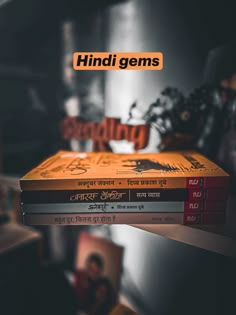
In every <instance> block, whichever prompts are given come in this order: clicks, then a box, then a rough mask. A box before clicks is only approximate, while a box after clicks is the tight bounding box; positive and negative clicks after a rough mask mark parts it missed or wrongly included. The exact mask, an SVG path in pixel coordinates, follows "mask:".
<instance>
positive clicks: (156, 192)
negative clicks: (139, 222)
mask: <svg viewBox="0 0 236 315" xmlns="http://www.w3.org/2000/svg"><path fill="white" fill-rule="evenodd" d="M227 195H228V192H227V190H226V189H223V188H222V189H219V188H213V189H188V188H179V189H151V188H150V189H93V190H60V191H59V190H53V191H50V190H46V191H23V192H22V194H21V201H22V202H23V203H33V204H35V203H68V204H69V203H81V202H82V203H86V202H88V203H91V202H118V201H119V202H128V201H130V202H134V201H138V202H161V201H201V200H226V199H227Z"/></svg>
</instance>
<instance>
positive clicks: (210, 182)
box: [20, 176, 229, 190]
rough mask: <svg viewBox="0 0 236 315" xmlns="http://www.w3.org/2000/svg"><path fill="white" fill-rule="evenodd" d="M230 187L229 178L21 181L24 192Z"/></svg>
mask: <svg viewBox="0 0 236 315" xmlns="http://www.w3.org/2000/svg"><path fill="white" fill-rule="evenodd" d="M228 185H229V177H228V176H222V177H205V178H204V177H162V178H150V177H149V178H132V179H131V178H119V179H113V178H111V179H96V178H95V179H89V180H84V179H47V180H44V179H40V180H31V179H21V180H20V187H21V189H22V190H72V189H73V190H74V189H113V188H115V189H117V188H120V189H129V188H131V189H134V188H135V189H136V188H168V189H169V188H217V187H226V186H228Z"/></svg>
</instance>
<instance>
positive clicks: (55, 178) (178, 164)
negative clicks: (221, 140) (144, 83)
mask: <svg viewBox="0 0 236 315" xmlns="http://www.w3.org/2000/svg"><path fill="white" fill-rule="evenodd" d="M228 182H229V175H228V174H227V173H226V172H224V171H223V170H222V169H221V168H220V167H219V166H217V165H216V164H215V163H213V162H211V161H210V160H208V159H207V158H206V157H204V156H203V155H201V154H199V153H197V152H194V151H177V152H162V153H137V154H115V153H109V152H108V153H107V152H70V151H59V152H58V153H56V154H55V155H53V156H51V157H49V158H48V159H47V160H46V161H44V162H42V163H41V164H40V165H38V166H37V167H36V168H34V169H33V170H31V171H30V172H29V173H28V174H26V175H25V176H24V177H22V178H21V179H20V185H21V189H22V190H70V189H78V190H79V189H94V188H100V189H101V188H116V189H117V188H199V187H204V188H208V187H224V186H226V185H227V184H228Z"/></svg>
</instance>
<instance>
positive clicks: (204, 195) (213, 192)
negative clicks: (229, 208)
mask: <svg viewBox="0 0 236 315" xmlns="http://www.w3.org/2000/svg"><path fill="white" fill-rule="evenodd" d="M227 197H228V190H227V189H226V188H213V189H190V190H189V200H190V201H193V200H198V201H200V200H226V199H227Z"/></svg>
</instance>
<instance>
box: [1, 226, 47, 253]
mask: <svg viewBox="0 0 236 315" xmlns="http://www.w3.org/2000/svg"><path fill="white" fill-rule="evenodd" d="M0 235H1V237H0V254H2V253H4V252H6V251H9V250H11V249H14V248H17V247H19V246H23V245H25V244H27V243H30V242H35V241H39V240H41V234H40V233H38V232H36V231H34V230H33V229H31V228H29V227H25V226H23V225H19V224H15V223H11V222H9V223H5V224H2V225H0Z"/></svg>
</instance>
